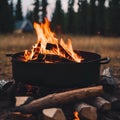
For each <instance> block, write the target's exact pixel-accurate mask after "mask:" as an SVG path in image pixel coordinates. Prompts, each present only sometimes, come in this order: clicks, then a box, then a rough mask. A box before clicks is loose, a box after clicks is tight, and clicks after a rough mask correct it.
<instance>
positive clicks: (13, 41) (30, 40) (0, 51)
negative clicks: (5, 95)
mask: <svg viewBox="0 0 120 120" xmlns="http://www.w3.org/2000/svg"><path fill="white" fill-rule="evenodd" d="M61 37H62V38H63V40H64V41H66V40H67V39H68V38H69V39H71V40H72V45H73V48H74V49H79V50H81V51H90V52H96V53H98V54H100V55H101V56H102V58H104V57H110V58H111V61H110V63H109V64H106V65H101V71H102V70H103V69H104V68H107V67H111V69H112V70H113V74H114V76H115V77H117V78H119V79H120V38H113V37H100V36H79V35H70V34H68V35H59V36H58V38H61ZM36 40H37V36H36V34H7V35H0V80H2V79H5V80H10V79H13V78H12V65H11V57H6V54H14V53H17V52H21V51H24V50H25V49H30V48H31V46H32V45H34V44H35V43H36Z"/></svg>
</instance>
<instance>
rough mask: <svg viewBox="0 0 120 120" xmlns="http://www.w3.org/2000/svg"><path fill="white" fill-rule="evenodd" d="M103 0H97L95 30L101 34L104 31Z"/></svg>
mask: <svg viewBox="0 0 120 120" xmlns="http://www.w3.org/2000/svg"><path fill="white" fill-rule="evenodd" d="M104 4H105V0H98V6H97V14H96V21H97V23H96V26H97V32H98V33H99V34H101V35H104V33H105V5H104Z"/></svg>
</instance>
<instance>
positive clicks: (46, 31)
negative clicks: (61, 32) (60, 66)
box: [24, 18, 83, 63]
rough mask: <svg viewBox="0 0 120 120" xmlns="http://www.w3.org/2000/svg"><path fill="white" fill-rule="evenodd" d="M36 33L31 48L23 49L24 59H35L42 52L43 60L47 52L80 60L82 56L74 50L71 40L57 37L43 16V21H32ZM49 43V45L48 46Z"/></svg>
mask: <svg viewBox="0 0 120 120" xmlns="http://www.w3.org/2000/svg"><path fill="white" fill-rule="evenodd" d="M34 28H35V30H36V33H37V42H36V44H35V45H33V46H32V48H31V50H25V52H24V59H25V61H30V60H36V59H38V57H39V55H40V54H43V55H44V57H43V59H44V60H45V58H46V55H47V54H51V55H58V56H60V57H62V58H65V59H68V60H70V61H74V62H78V63H79V62H81V61H82V60H83V58H82V57H81V56H79V55H78V54H77V53H75V52H74V50H73V48H72V43H71V40H70V39H68V42H67V43H65V42H64V41H63V39H60V40H59V39H57V38H56V36H55V33H53V32H52V31H51V30H50V22H49V21H48V19H47V18H45V23H41V24H38V23H36V22H35V23H34ZM49 45H50V46H51V47H50V48H48V47H49Z"/></svg>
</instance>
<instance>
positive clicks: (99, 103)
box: [92, 97, 111, 111]
mask: <svg viewBox="0 0 120 120" xmlns="http://www.w3.org/2000/svg"><path fill="white" fill-rule="evenodd" d="M92 104H93V105H94V106H95V107H97V109H98V110H102V111H106V110H111V103H110V102H109V101H107V100H106V99H104V98H102V97H96V98H95V99H94V100H92Z"/></svg>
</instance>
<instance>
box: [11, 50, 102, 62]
mask: <svg viewBox="0 0 120 120" xmlns="http://www.w3.org/2000/svg"><path fill="white" fill-rule="evenodd" d="M74 51H75V52H76V53H78V52H79V54H81V53H87V54H92V55H94V56H98V59H95V61H96V62H98V61H100V60H101V55H100V54H98V53H95V52H90V51H81V50H74ZM23 53H24V52H17V53H15V54H13V55H12V56H11V57H12V58H13V59H12V60H11V62H14V61H16V62H19V63H25V64H26V63H27V64H86V63H91V62H94V60H91V61H85V60H83V61H82V62H79V63H78V62H73V61H71V62H53V63H44V62H38V61H34V60H32V61H27V62H25V61H21V60H19V59H17V58H15V56H16V55H18V54H23ZM81 56H82V55H81Z"/></svg>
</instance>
